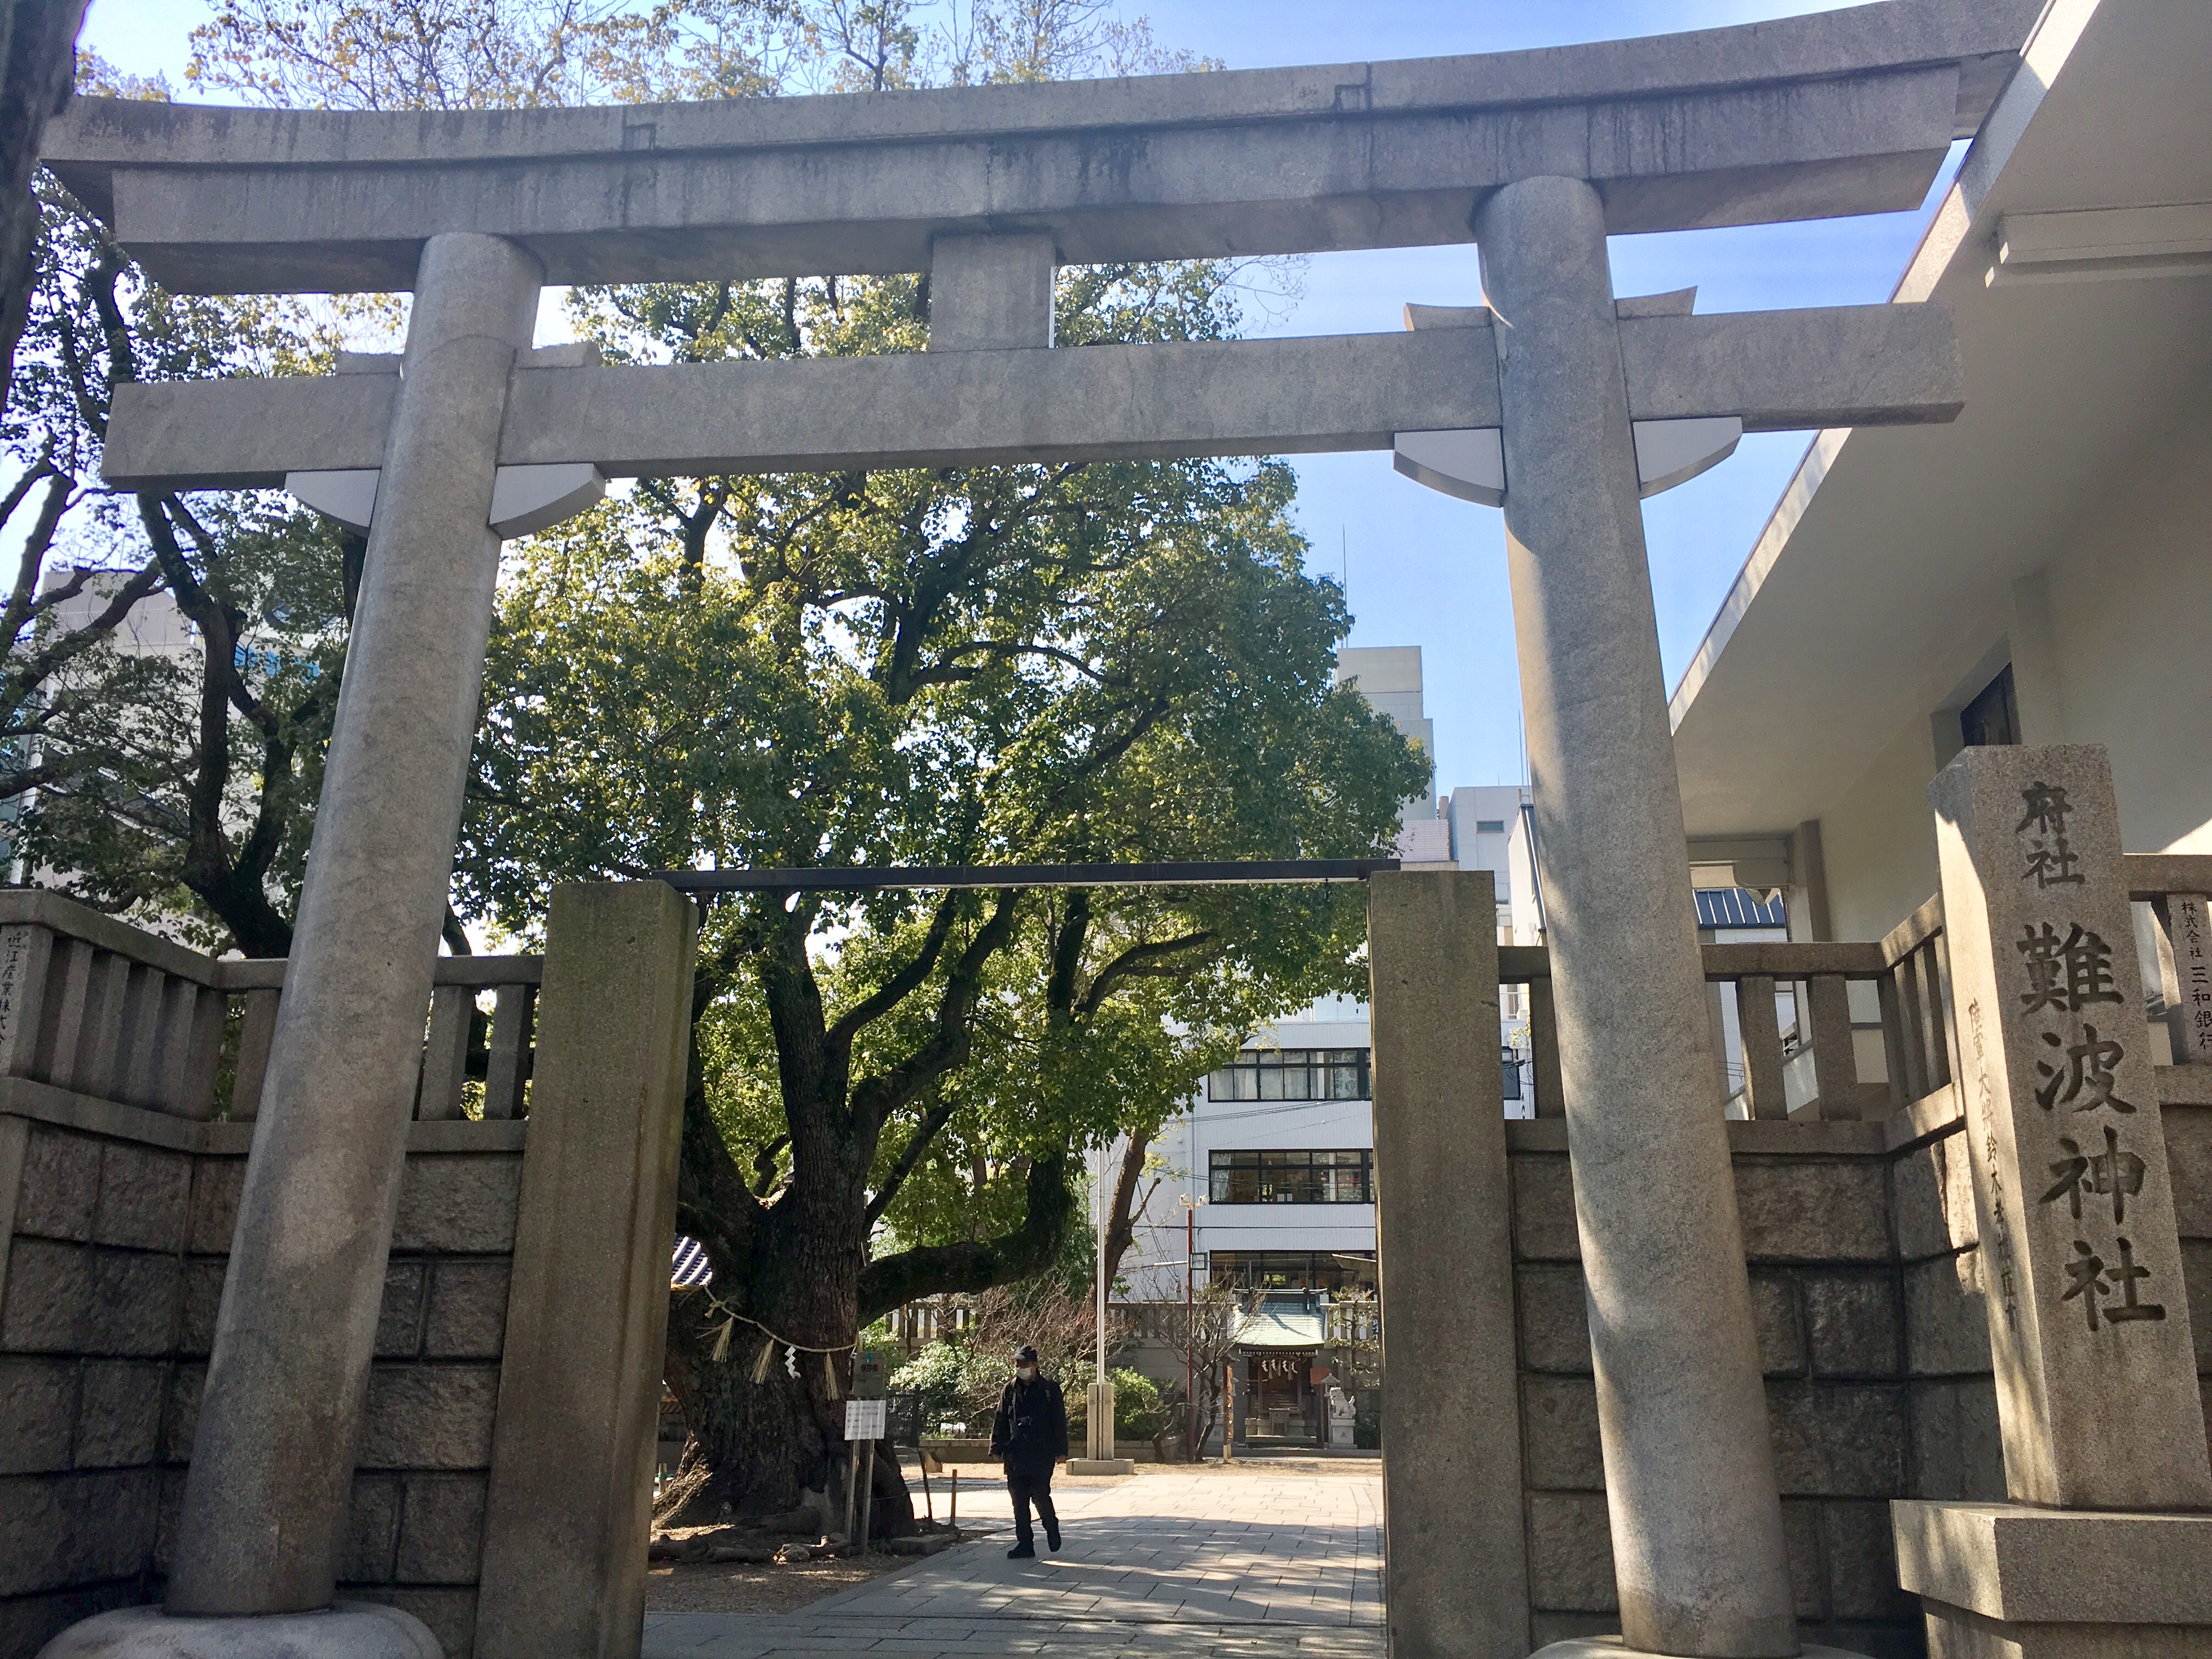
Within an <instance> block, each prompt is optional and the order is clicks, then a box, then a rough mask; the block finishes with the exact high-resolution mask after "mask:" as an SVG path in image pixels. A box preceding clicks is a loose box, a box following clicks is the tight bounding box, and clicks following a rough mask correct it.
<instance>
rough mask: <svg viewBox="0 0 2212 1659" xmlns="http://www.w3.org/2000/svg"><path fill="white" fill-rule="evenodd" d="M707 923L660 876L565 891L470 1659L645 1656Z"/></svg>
mask: <svg viewBox="0 0 2212 1659" xmlns="http://www.w3.org/2000/svg"><path fill="white" fill-rule="evenodd" d="M697 927H698V919H697V914H696V911H695V909H694V908H693V907H692V904H691V902H690V900H688V899H686V898H684V896H682V895H681V894H679V893H678V892H677V891H676V890H675V889H673V888H671V887H668V886H665V885H664V884H661V883H659V882H634V883H621V884H592V885H584V884H566V885H563V886H560V887H556V888H555V889H554V890H553V903H552V908H551V913H550V916H549V917H548V921H547V926H546V951H545V980H544V988H543V989H542V990H541V991H540V992H539V993H538V1071H537V1077H536V1080H535V1081H534V1082H533V1083H532V1086H531V1102H530V1147H529V1151H528V1152H526V1154H525V1155H524V1158H523V1164H522V1203H521V1206H520V1212H519V1213H520V1221H519V1223H518V1225H517V1227H516V1230H515V1237H514V1279H513V1289H512V1291H509V1293H508V1296H507V1340H506V1343H505V1346H504V1348H503V1350H502V1358H501V1364H500V1376H499V1416H498V1419H497V1425H496V1427H495V1430H494V1431H493V1436H492V1447H491V1481H490V1487H489V1492H487V1494H486V1497H485V1501H484V1544H483V1571H482V1577H481V1582H482V1584H483V1589H481V1590H480V1591H479V1592H478V1595H477V1637H476V1653H477V1659H636V1656H637V1651H638V1642H639V1638H640V1635H641V1632H642V1630H643V1621H644V1615H645V1547H646V1539H647V1534H648V1533H649V1532H650V1531H651V1530H652V1527H651V1522H652V1510H653V1443H654V1438H655V1434H656V1431H657V1427H658V1425H659V1420H660V1379H661V1369H662V1360H663V1358H664V1351H665V1348H666V1346H667V1338H668V1259H669V1248H670V1245H671V1243H672V1242H673V1239H674V1234H675V1226H676V1158H677V1150H678V1146H679V1144H680V1143H681V1140H682V1138H683V1128H684V1062H685V1060H686V1059H687V1057H688V1055H689V1053H690V1041H691V958H692V951H693V947H694V944H695V941H696V933H697Z"/></svg>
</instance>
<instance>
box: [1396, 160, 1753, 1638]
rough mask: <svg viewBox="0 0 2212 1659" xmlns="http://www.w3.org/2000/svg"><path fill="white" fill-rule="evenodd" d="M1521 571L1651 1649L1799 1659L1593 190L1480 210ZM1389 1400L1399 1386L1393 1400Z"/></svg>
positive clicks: (1517, 190) (1630, 1523)
mask: <svg viewBox="0 0 2212 1659" xmlns="http://www.w3.org/2000/svg"><path fill="white" fill-rule="evenodd" d="M1474 232H1475V236H1476V239H1477V240H1478V241H1479V242H1480V244H1481V250H1482V275H1483V287H1484V290H1485V292H1486V295H1487V297H1488V299H1489V301H1490V304H1491V307H1492V309H1493V310H1494V311H1495V312H1496V313H1498V325H1497V327H1496V329H1495V331H1494V333H1495V337H1496V339H1497V343H1498V398H1499V404H1500V406H1501V408H1502V410H1503V411H1504V451H1505V503H1504V506H1505V528H1506V562H1507V569H1508V572H1509V574H1510V579H1511V582H1512V590H1513V614H1514V629H1515V634H1516V637H1517V641H1518V645H1519V651H1520V659H1521V686H1522V705H1523V707H1524V708H1525V709H1526V711H1527V718H1528V760H1529V766H1530V771H1531V777H1532V781H1533V785H1534V808H1535V817H1536V829H1537V836H1536V842H1537V845H1538V846H1540V847H1541V848H1542V849H1543V859H1544V868H1543V883H1544V899H1545V919H1546V922H1547V944H1548V945H1550V947H1551V966H1552V989H1553V997H1554V1000H1555V1006H1556V1013H1557V1018H1558V1025H1559V1074H1560V1081H1561V1085H1562V1091H1563V1092H1564V1094H1565V1097H1566V1117H1567V1139H1568V1150H1569V1152H1570V1155H1571V1160H1572V1163H1573V1167H1574V1179H1575V1219H1576V1225H1577V1229H1578V1231H1579V1233H1580V1236H1581V1240H1582V1253H1583V1273H1584V1278H1585V1282H1586V1284H1587V1285H1588V1296H1589V1325H1590V1350H1591V1356H1592V1359H1593V1362H1594V1368H1595V1372H1596V1378H1597V1397H1598V1425H1599V1431H1600V1435H1601V1440H1602V1443H1603V1446H1604V1453H1605V1475H1606V1494H1607V1502H1608V1504H1609V1507H1610V1515H1611V1522H1612V1534H1613V1569H1614V1574H1615V1577H1616V1581H1617V1583H1618V1587H1619V1590H1620V1617H1621V1631H1622V1635H1623V1638H1624V1639H1625V1641H1626V1644H1627V1645H1628V1646H1629V1647H1630V1648H1632V1649H1638V1650H1647V1651H1654V1652H1662V1653H1670V1654H1686V1655H1699V1656H1710V1659H1775V1656H1784V1655H1790V1654H1794V1653H1796V1651H1797V1640H1796V1626H1795V1622H1794V1620H1793V1619H1792V1616H1791V1598H1790V1574H1789V1569H1788V1565H1787V1563H1786V1561H1785V1559H1784V1553H1783V1541H1782V1506H1781V1503H1780V1500H1779V1498H1778V1497H1777V1495H1776V1489H1775V1481H1774V1466H1773V1451H1772V1447H1771V1443H1770V1441H1769V1439H1768V1433H1767V1426H1766V1401H1765V1392H1764V1389H1763V1388H1762V1385H1761V1383H1760V1378H1759V1348H1758V1343H1757V1340H1756V1338H1755V1335H1754V1333H1753V1325H1752V1315H1751V1286H1750V1281H1749V1276H1748V1274H1747V1271H1746V1269H1745V1267H1744V1255H1743V1236H1742V1228H1741V1221H1740V1219H1739V1218H1738V1216H1737V1213H1736V1200H1735V1176H1734V1172H1733V1170H1732V1167H1731V1165H1730V1163H1729V1148H1728V1139H1727V1132H1726V1130H1725V1128H1724V1127H1723V1121H1722V1117H1721V1103H1720V1099H1719V1096H1718V1091H1717V1089H1716V1087H1715V1085H1714V1080H1713V1079H1714V1064H1713V1056H1712V1052H1711V1035H1710V1027H1709V1022H1708V1020H1707V1018H1706V1004H1705V974H1704V968H1703V963H1702V961H1701V959H1700V957H1699V951H1698V938H1697V909H1696V901H1695V899H1694V898H1693V896H1692V893H1691V890H1690V872H1689V865H1688V860H1687V859H1686V856H1685V854H1684V851H1683V848H1684V846H1685V843H1686V836H1685V834H1684V831H1683V825H1682V805H1681V795H1680V788H1679V786H1678V785H1677V782H1676V781H1675V775H1674V743H1673V738H1672V737H1671V734H1670V732H1669V730H1668V719H1667V697H1666V685H1665V682H1664V680H1663V679H1662V676H1661V673H1660V665H1659V641H1658V629H1657V625H1656V621H1655V618H1654V615H1653V611H1652V604H1651V578H1650V569H1649V568H1648V567H1647V565H1646V563H1645V560H1644V523H1643V517H1642V507H1641V501H1640V496H1639V493H1638V492H1639V484H1638V474H1637V467H1636V455H1635V449H1634V444H1633V441H1632V435H1631V432H1630V427H1629V418H1628V393H1627V389H1626V381H1625V379H1624V374H1623V370H1622V367H1621V356H1620V331H1619V327H1618V324H1617V322H1616V319H1615V316H1614V310H1613V287H1612V281H1611V277H1610V276H1609V273H1608V270H1607V259H1606V235H1605V212H1604V206H1603V204H1602V203H1601V200H1600V198H1599V196H1598V192H1597V191H1596V190H1595V188H1593V187H1592V186H1591V185H1589V184H1587V183H1585V182H1583V180H1580V179H1558V178H1548V179H1527V180H1524V181H1522V182H1520V183H1516V184H1513V185H1507V186H1506V187H1505V188H1504V189H1502V190H1500V191H1498V192H1497V193H1496V194H1494V195H1493V196H1492V197H1490V198H1489V199H1488V200H1487V201H1486V202H1485V203H1484V204H1483V205H1482V207H1481V208H1480V210H1478V212H1477V214H1476V216H1475V222H1474ZM1394 1381H1395V1378H1394Z"/></svg>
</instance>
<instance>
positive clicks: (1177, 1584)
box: [645, 1462, 1383, 1659]
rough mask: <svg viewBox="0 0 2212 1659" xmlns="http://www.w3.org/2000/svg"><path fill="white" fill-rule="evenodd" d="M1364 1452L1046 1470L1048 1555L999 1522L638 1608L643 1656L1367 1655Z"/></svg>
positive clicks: (1373, 1594) (968, 1500) (1378, 1485)
mask: <svg viewBox="0 0 2212 1659" xmlns="http://www.w3.org/2000/svg"><path fill="white" fill-rule="evenodd" d="M1375 1470H1376V1465H1374V1464H1372V1463H1365V1464H1358V1465H1346V1464H1341V1463H1322V1464H1319V1465H1315V1464H1306V1465H1304V1466H1301V1465H1298V1464H1297V1463H1295V1462H1285V1463H1279V1464H1272V1465H1271V1464H1266V1463H1245V1464H1240V1465H1237V1467H1235V1468H1228V1469H1225V1468H1220V1467H1218V1466H1206V1467H1201V1468H1195V1469H1193V1468H1161V1467H1158V1466H1146V1468H1145V1472H1144V1473H1143V1474H1139V1475H1137V1476H1136V1477H1134V1478H1133V1479H1131V1480H1119V1481H1115V1482H1112V1483H1110V1484H1106V1483H1099V1484H1085V1485H1081V1486H1065V1487H1063V1486H1060V1485H1059V1483H1055V1486H1054V1498H1055V1499H1056V1500H1057V1502H1058V1505H1059V1509H1060V1525H1061V1531H1062V1533H1063V1534H1064V1547H1063V1548H1062V1550H1061V1552H1060V1554H1058V1555H1056V1556H1055V1555H1051V1554H1048V1553H1042V1547H1043V1544H1042V1534H1040V1537H1039V1544H1038V1547H1039V1550H1040V1552H1041V1553H1039V1555H1038V1557H1037V1559H1036V1560H1034V1561H1009V1560H1007V1559H1006V1549H1007V1547H1008V1545H1009V1544H1010V1542H1011V1537H1010V1535H1009V1534H1007V1533H1006V1532H1004V1531H1000V1532H997V1533H994V1534H993V1535H992V1536H990V1537H987V1538H984V1539H981V1540H979V1541H976V1542H974V1543H969V1544H963V1545H961V1546H960V1547H957V1548H956V1549H951V1550H947V1551H946V1552H945V1553H943V1554H942V1555H937V1556H933V1557H930V1558H928V1559H925V1560H922V1561H920V1562H918V1563H917V1564H916V1565H915V1566H914V1567H913V1568H912V1569H911V1570H909V1571H904V1572H900V1573H895V1574H891V1575H889V1576H887V1577H882V1578H878V1579H872V1580H871V1581H870V1582H868V1583H865V1584H859V1585H855V1586H854V1588H853V1589H849V1590H845V1591H842V1592H840V1593H839V1594H837V1595H832V1596H829V1597H826V1598H824V1599H823V1600H822V1601H817V1602H816V1603H814V1605H813V1606H811V1607H807V1608H805V1610H804V1611H802V1612H799V1613H786V1614H782V1615H780V1616H777V1617H772V1618H767V1617H752V1618H747V1617H744V1616H740V1615H736V1614H729V1613H648V1614H647V1615H646V1621H645V1659H795V1656H799V1655H802V1654H804V1655H814V1654H820V1653H824V1652H831V1651H836V1652H851V1653H865V1654H867V1655H870V1656H872V1659H933V1656H945V1659H951V1656H955V1655H961V1656H969V1655H974V1656H989V1655H1012V1654H1070V1655H1086V1656H1099V1659H1104V1656H1108V1655H1121V1654H1127V1655H1129V1656H1131V1659H1137V1656H1170V1659H1213V1656H1221V1659H1228V1656H1232V1655H1247V1654H1261V1653H1266V1654H1269V1655H1285V1656H1297V1659H1379V1656H1380V1655H1381V1654H1382V1652H1383V1607H1382V1583H1381V1571H1380V1569H1381V1565H1382V1562H1381V1533H1380V1529H1379V1525H1378V1522H1379V1516H1380V1512H1381V1507H1382V1480H1381V1478H1380V1476H1379V1474H1376V1472H1375ZM962 1486H963V1491H962V1493H961V1514H962V1516H963V1525H967V1524H969V1522H970V1520H971V1519H984V1518H988V1519H996V1520H997V1521H998V1522H999V1523H1000V1525H1001V1526H1003V1525H1004V1524H1005V1516H1006V1498H1005V1492H1004V1488H1003V1487H1001V1488H1000V1489H999V1491H998V1492H996V1493H994V1494H992V1495H991V1496H990V1497H989V1498H986V1496H985V1494H984V1493H983V1492H975V1493H973V1494H972V1495H971V1493H970V1492H969V1491H968V1490H967V1489H966V1488H967V1483H966V1482H965V1481H964V1480H963V1483H962ZM982 1504H989V1505H990V1508H989V1509H987V1510H984V1511H983V1513H982V1515H981V1516H978V1515H977V1514H976V1509H977V1508H980V1507H981V1505H982ZM971 1505H972V1506H975V1507H971Z"/></svg>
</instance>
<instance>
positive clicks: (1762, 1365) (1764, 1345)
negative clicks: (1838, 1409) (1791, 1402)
mask: <svg viewBox="0 0 2212 1659" xmlns="http://www.w3.org/2000/svg"><path fill="white" fill-rule="evenodd" d="M1751 1322H1752V1329H1753V1333H1754V1334H1756V1335H1757V1336H1758V1338H1759V1371H1760V1374H1761V1375H1763V1376H1803V1375H1804V1374H1805V1334H1804V1329H1803V1324H1802V1321H1801V1320H1800V1318H1799V1317H1798V1313H1797V1285H1796V1275H1795V1274H1794V1273H1784V1272H1777V1271H1776V1270H1775V1269H1773V1268H1771V1267H1767V1268H1754V1269H1753V1271H1752V1274H1751Z"/></svg>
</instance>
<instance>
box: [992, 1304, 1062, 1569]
mask: <svg viewBox="0 0 2212 1659" xmlns="http://www.w3.org/2000/svg"><path fill="white" fill-rule="evenodd" d="M991 1455H992V1456H994V1457H995V1458H997V1459H999V1460H1000V1462H1002V1463H1004V1464H1005V1465H1006V1491H1007V1492H1009V1493H1011V1494H1012V1497H1013V1500H1014V1547H1013V1548H1012V1549H1010V1550H1008V1551H1007V1552H1006V1559H1008V1560H1011V1561H1024V1560H1028V1559H1030V1558H1032V1557H1033V1556H1035V1555H1036V1534H1035V1533H1034V1532H1033V1531H1031V1530H1030V1504H1036V1512H1037V1516H1038V1518H1039V1519H1041V1520H1042V1521H1043V1522H1044V1542H1045V1547H1046V1548H1047V1549H1049V1550H1054V1551H1057V1550H1058V1549H1059V1548H1060V1516H1059V1515H1058V1514H1057V1513H1055V1512H1054V1509H1053V1507H1052V1466H1053V1465H1054V1463H1055V1462H1059V1461H1060V1459H1061V1458H1063V1457H1065V1456H1066V1455H1067V1402H1066V1401H1065V1400H1063V1399H1062V1398H1061V1397H1060V1384H1059V1383H1055V1382H1054V1381H1053V1380H1052V1379H1051V1378H1050V1377H1048V1376H1046V1375H1045V1374H1044V1373H1043V1372H1042V1370H1039V1369H1038V1367H1037V1351H1036V1349H1035V1348H1034V1347H1032V1346H1030V1344H1028V1343H1026V1342H1024V1343H1023V1344H1022V1346H1021V1347H1020V1349H1019V1350H1018V1352H1016V1353H1015V1355H1014V1380H1013V1381H1012V1382H1011V1383H1007V1384H1006V1392H1005V1393H1003V1394H1001V1395H1000V1396H999V1411H998V1415H996V1416H995V1417H994V1418H993V1419H991Z"/></svg>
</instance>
